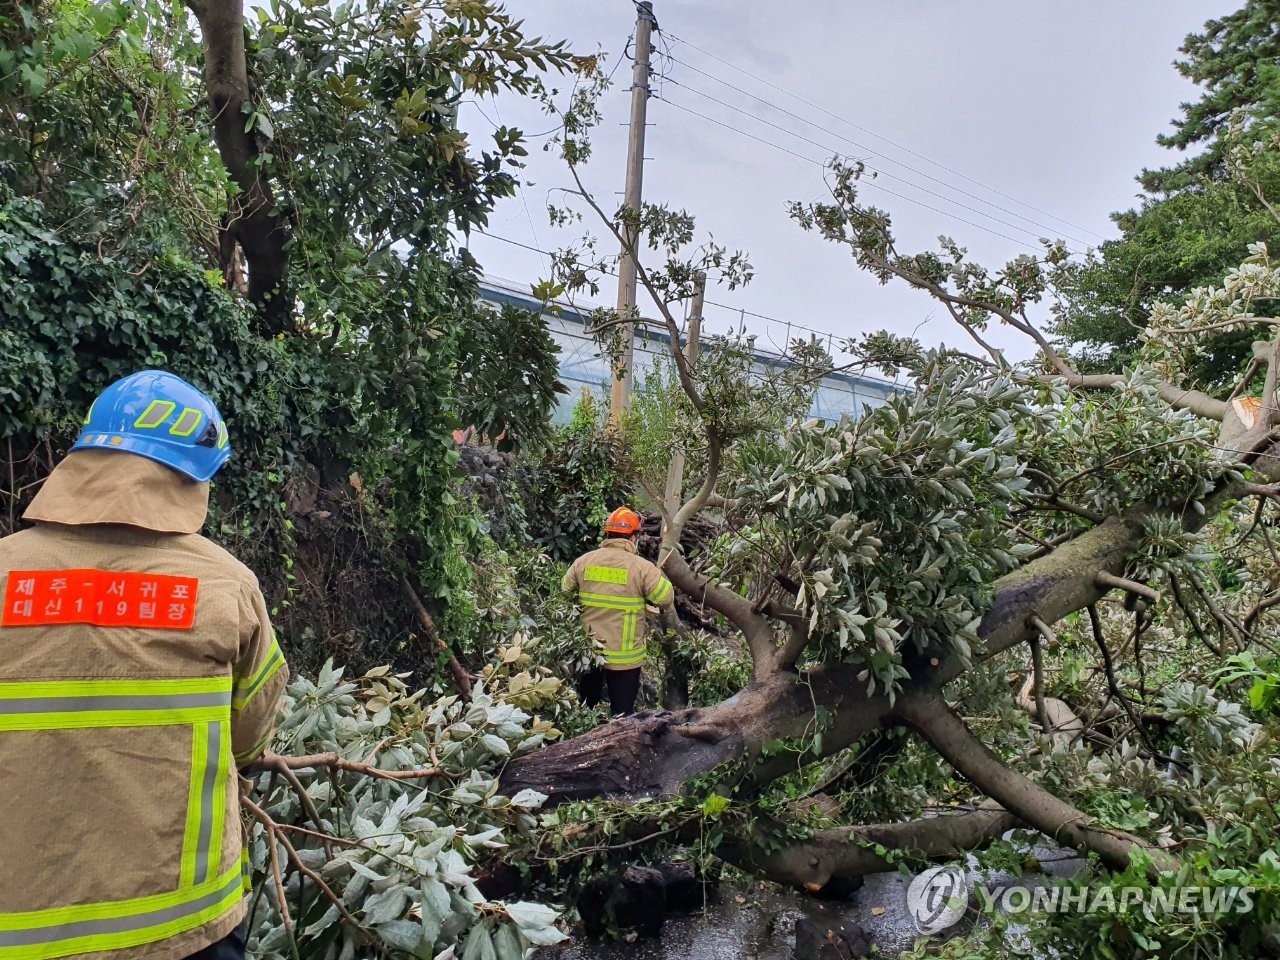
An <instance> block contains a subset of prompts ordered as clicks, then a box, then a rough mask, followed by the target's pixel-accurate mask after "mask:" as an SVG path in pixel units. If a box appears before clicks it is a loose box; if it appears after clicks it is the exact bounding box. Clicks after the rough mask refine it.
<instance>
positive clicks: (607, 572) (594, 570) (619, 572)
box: [582, 566, 627, 584]
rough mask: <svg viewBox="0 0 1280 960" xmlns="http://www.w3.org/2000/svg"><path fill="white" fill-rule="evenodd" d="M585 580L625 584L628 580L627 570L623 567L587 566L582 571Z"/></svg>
mask: <svg viewBox="0 0 1280 960" xmlns="http://www.w3.org/2000/svg"><path fill="white" fill-rule="evenodd" d="M582 579H583V580H592V581H594V582H596V583H618V584H625V583H626V582H627V571H626V569H625V568H623V567H595V566H591V567H587V568H586V569H585V570H584V571H582Z"/></svg>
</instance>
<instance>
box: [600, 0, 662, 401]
mask: <svg viewBox="0 0 1280 960" xmlns="http://www.w3.org/2000/svg"><path fill="white" fill-rule="evenodd" d="M657 25H658V20H657V18H656V17H654V15H653V4H652V3H650V2H649V0H641V2H639V3H637V4H636V42H635V56H634V60H635V63H634V66H633V67H632V70H631V133H630V135H629V136H628V137H627V186H626V193H625V194H624V199H623V204H624V205H625V206H626V208H627V209H628V210H630V211H633V212H634V213H636V214H637V215H638V214H639V211H640V202H641V200H640V198H641V195H642V194H641V188H642V185H643V181H644V131H645V122H646V114H647V110H648V107H649V92H650V91H649V73H650V70H649V58H650V55H651V54H652V52H653V28H654V27H656V26H657ZM622 237H623V244H622V260H621V262H620V263H619V264H618V316H619V317H621V318H623V319H624V320H625V321H626V322H624V323H623V324H622V325H621V326H620V327H619V333H620V334H621V336H622V341H623V346H622V356H621V357H619V358H618V362H617V363H616V364H615V365H614V370H613V384H612V387H611V389H610V391H609V417H610V419H611V420H612V422H613V423H615V424H616V423H617V422H618V418H619V416H621V414H622V411H623V410H625V409H626V408H627V405H628V404H629V403H630V402H631V378H632V360H633V353H634V351H633V349H632V346H633V341H634V338H635V330H634V328H633V327H632V325H631V323H630V318H631V316H632V315H633V314H634V312H635V308H636V261H635V250H636V247H637V246H638V237H637V235H636V230H635V229H634V228H633V227H631V226H630V225H626V224H624V225H623V227H622Z"/></svg>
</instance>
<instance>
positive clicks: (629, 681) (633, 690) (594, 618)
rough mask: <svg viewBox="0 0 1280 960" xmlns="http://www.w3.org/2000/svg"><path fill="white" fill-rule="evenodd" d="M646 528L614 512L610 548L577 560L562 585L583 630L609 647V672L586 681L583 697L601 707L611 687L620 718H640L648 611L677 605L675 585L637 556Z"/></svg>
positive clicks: (629, 514) (625, 511)
mask: <svg viewBox="0 0 1280 960" xmlns="http://www.w3.org/2000/svg"><path fill="white" fill-rule="evenodd" d="M640 523H641V521H640V515H639V514H637V513H636V512H635V511H634V510H631V509H630V508H628V507H619V508H618V509H617V510H614V511H613V513H611V514H609V519H608V520H606V521H605V525H604V535H605V540H604V542H603V543H602V544H601V545H600V547H599V549H597V550H592V551H591V552H590V553H586V554H583V555H582V556H581V557H579V558H578V559H577V560H575V561H574V562H573V564H572V566H570V567H569V572H568V573H566V574H565V575H564V581H563V583H562V586H563V587H564V589H565V591H566V592H567V593H573V594H577V597H578V602H579V603H580V604H581V605H582V625H583V626H584V627H585V628H586V629H587V632H588V633H590V634H591V635H592V636H593V637H595V638H596V639H597V640H599V641H600V642H601V643H602V644H603V645H604V659H605V663H604V668H603V669H596V670H592V671H591V672H590V673H588V674H586V675H585V676H584V677H582V678H581V679H580V680H579V684H578V691H579V693H580V694H581V696H582V699H583V702H584V703H586V704H587V706H595V705H596V704H597V703H599V702H600V701H601V699H603V696H604V687H605V686H606V685H607V686H608V689H609V703H610V705H611V706H612V707H613V712H614V713H615V714H629V713H634V712H635V708H636V697H637V695H638V694H639V693H640V669H641V667H643V666H644V659H645V632H646V623H645V605H646V604H653V605H654V606H656V607H662V608H666V607H670V606H671V604H672V603H674V602H675V590H674V589H673V588H672V586H671V581H670V580H668V579H667V578H666V577H664V576H663V575H662V571H661V570H659V569H658V567H657V566H656V565H655V564H653V563H650V562H649V561H648V560H645V559H644V558H643V557H640V556H637V555H636V543H637V541H638V540H639V539H640Z"/></svg>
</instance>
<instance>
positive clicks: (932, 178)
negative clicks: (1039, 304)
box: [668, 57, 1093, 247]
mask: <svg viewBox="0 0 1280 960" xmlns="http://www.w3.org/2000/svg"><path fill="white" fill-rule="evenodd" d="M670 59H671V61H672V62H673V63H678V64H680V65H681V66H682V67H685V68H687V69H689V70H692V71H693V72H694V73H698V74H701V75H702V76H704V77H706V78H707V79H709V80H714V81H715V82H716V83H718V84H720V85H721V86H724V87H728V88H729V89H730V90H734V91H736V92H737V93H740V94H742V95H743V96H745V97H750V98H751V99H753V100H758V101H759V102H761V103H763V104H764V105H765V106H767V107H770V108H772V109H774V110H777V111H778V112H779V113H781V114H783V115H784V116H788V117H790V118H791V119H793V120H797V121H799V122H800V123H803V124H805V125H806V126H810V127H813V128H814V129H815V130H822V131H823V132H824V133H828V134H831V135H832V136H834V137H837V138H839V139H840V140H841V141H843V142H844V143H847V144H849V145H850V146H853V147H856V148H858V149H859V150H863V151H866V152H867V153H868V154H870V155H871V156H873V157H879V158H880V159H882V160H885V161H887V162H889V163H892V164H896V165H897V166H899V167H901V168H902V169H904V170H909V171H910V172H911V173H914V174H916V175H917V176H921V177H924V178H925V179H926V180H930V181H932V182H933V183H936V184H939V185H941V186H943V187H946V188H947V189H948V190H952V191H954V192H956V193H958V194H960V195H961V196H965V197H969V198H970V199H971V200H976V201H977V202H978V203H981V204H985V205H986V206H988V207H991V208H992V209H995V210H999V211H1000V212H1001V213H1007V214H1009V216H1011V217H1017V218H1018V219H1019V220H1023V221H1025V222H1027V223H1030V224H1032V225H1034V226H1037V227H1039V228H1040V229H1042V230H1044V231H1047V232H1048V233H1049V234H1050V235H1052V234H1059V233H1060V234H1062V236H1063V237H1064V238H1065V239H1067V240H1070V241H1072V242H1073V243H1078V244H1080V245H1081V246H1082V247H1089V246H1093V244H1091V243H1090V242H1089V241H1087V240H1081V239H1080V238H1079V237H1073V236H1071V235H1070V234H1066V233H1062V231H1061V230H1059V229H1058V228H1057V227H1053V226H1050V225H1049V224H1047V223H1042V222H1040V221H1038V220H1036V219H1035V218H1034V217H1028V216H1025V215H1023V214H1021V213H1018V212H1017V211H1016V210H1010V209H1009V208H1008V207H1002V206H1000V204H998V203H992V202H991V201H990V200H987V199H986V198H984V197H981V196H979V195H978V194H976V193H972V192H970V191H968V190H964V189H962V188H960V187H957V186H955V185H954V184H951V183H948V182H947V181H945V180H942V179H940V178H938V177H935V176H932V175H931V174H928V173H926V172H924V171H923V170H919V169H917V168H916V167H913V166H910V165H909V164H905V163H903V162H902V161H900V160H894V159H893V158H892V157H889V156H886V155H885V154H883V153H880V152H879V151H877V150H873V149H872V148H871V147H868V146H867V145H866V144H864V143H859V142H858V141H857V140H851V139H849V138H848V137H844V136H841V135H840V134H838V133H836V132H835V131H833V130H828V129H827V128H826V127H825V126H823V125H822V124H820V123H815V122H814V121H812V120H809V119H808V118H806V117H802V116H800V115H799V114H798V113H794V112H793V111H791V110H788V109H786V108H785V107H781V106H779V105H778V104H776V103H774V102H772V101H770V100H766V99H764V98H763V97H759V96H756V95H755V94H753V93H751V92H750V91H748V90H743V89H742V88H741V87H739V86H736V85H735V84H732V83H729V82H728V81H726V80H722V79H721V78H719V77H717V76H715V75H714V74H710V73H707V72H706V71H705V70H700V69H698V68H697V67H695V66H693V65H692V64H688V63H685V62H684V61H683V60H681V59H679V58H678V57H671V58H670ZM668 79H669V80H670V82H671V83H673V84H675V85H676V86H678V87H683V88H684V89H685V90H688V91H689V92H690V93H693V94H696V95H697V96H700V97H703V98H704V99H707V100H710V101H712V102H713V103H718V104H720V105H721V106H724V107H727V108H729V109H730V110H735V111H737V112H738V113H741V114H744V115H746V116H749V117H752V118H754V119H756V120H759V121H760V122H761V123H769V121H767V120H765V119H764V118H763V117H760V116H758V115H756V114H754V113H751V112H750V111H748V110H744V109H743V108H741V107H737V106H734V105H733V104H731V103H726V102H725V101H723V100H720V99H718V98H716V97H713V96H711V95H710V94H708V93H705V92H703V91H701V90H698V89H697V88H696V87H691V86H689V85H688V84H683V83H680V81H678V80H674V79H671V78H668ZM769 125H770V126H772V127H775V128H776V129H778V130H782V131H783V132H785V133H790V132H791V131H789V130H786V128H785V127H780V126H778V125H777V124H772V123H769ZM795 136H799V134H795ZM810 142H812V141H810ZM866 166H867V168H868V169H870V170H875V171H876V172H877V173H879V174H881V175H882V176H885V177H889V178H891V179H893V180H898V181H900V182H902V183H905V184H907V185H909V186H912V187H914V188H916V189H917V190H921V191H923V192H925V193H928V194H930V195H932V196H935V197H938V198H939V199H942V200H945V201H947V202H948V203H954V204H956V206H959V207H962V208H964V209H966V210H971V211H973V212H974V213H977V214H980V215H981V216H984V217H990V218H991V219H992V220H994V221H996V222H997V223H1002V224H1004V225H1005V226H1007V227H1012V228H1013V229H1015V230H1022V231H1023V232H1024V233H1031V232H1032V231H1029V230H1026V229H1025V228H1023V227H1020V226H1018V225H1017V224H1013V223H1009V222H1007V221H1005V220H1001V219H1000V218H999V217H995V216H992V215H991V214H989V213H987V212H986V211H985V210H979V209H977V208H976V207H970V206H968V205H967V204H963V203H960V202H959V201H957V200H952V199H951V198H950V197H948V196H946V195H945V194H941V193H938V192H937V191H935V190H931V189H929V188H928V187H923V186H921V185H920V184H918V183H915V182H913V181H911V180H909V179H907V178H906V177H901V176H898V175H897V174H894V173H890V172H888V171H887V170H882V169H878V168H876V167H873V166H872V165H871V164H867V165H866ZM1054 219H1057V218H1056V217H1055V218H1054ZM1033 235H1034V234H1033Z"/></svg>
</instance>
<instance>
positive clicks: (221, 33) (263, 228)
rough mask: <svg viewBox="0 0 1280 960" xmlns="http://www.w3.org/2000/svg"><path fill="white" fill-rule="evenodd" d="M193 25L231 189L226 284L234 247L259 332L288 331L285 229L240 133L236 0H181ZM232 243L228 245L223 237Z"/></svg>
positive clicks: (245, 82)
mask: <svg viewBox="0 0 1280 960" xmlns="http://www.w3.org/2000/svg"><path fill="white" fill-rule="evenodd" d="M186 2H187V6H188V7H189V8H190V9H191V12H192V13H194V14H195V16H196V19H197V20H198V21H199V23H200V33H201V36H202V39H203V41H204V82H205V91H206V94H207V96H208V100H209V108H210V110H211V111H212V113H213V139H214V142H215V143H216V144H217V145H218V154H219V155H220V156H221V157H222V163H223V165H224V166H225V167H226V168H227V173H228V174H230V176H231V179H232V181H233V182H234V183H235V184H236V186H237V187H239V192H238V193H237V194H236V195H235V196H234V197H232V198H231V199H230V201H229V204H228V209H227V213H226V216H225V217H224V219H223V223H222V232H223V234H224V236H223V241H222V242H221V243H220V247H221V249H222V253H221V260H222V264H221V266H222V270H223V274H224V276H225V277H226V279H227V283H228V285H231V284H232V283H233V282H234V277H235V269H236V268H235V246H236V245H239V247H240V249H241V250H243V251H244V256H245V260H246V262H247V263H248V266H249V299H250V300H251V301H253V303H254V304H255V305H256V306H257V307H258V308H259V310H260V313H261V317H262V328H263V332H264V333H265V334H267V335H268V336H274V335H275V334H277V333H281V332H283V331H285V330H286V329H287V328H288V325H289V316H290V313H291V310H290V305H289V299H288V294H287V289H286V274H287V265H288V255H287V253H286V251H285V244H286V242H287V240H288V230H287V228H286V225H285V222H284V220H283V219H282V218H281V217H280V215H279V214H278V213H277V212H276V201H275V196H274V194H273V193H272V190H271V184H270V183H269V182H268V180H267V178H266V177H265V176H263V175H262V171H261V170H260V168H259V166H258V163H257V161H258V156H259V151H258V142H257V137H256V134H255V132H254V131H252V130H250V131H246V130H245V122H246V119H247V117H246V111H245V107H246V105H248V106H250V107H252V98H251V95H250V90H249V70H248V64H247V61H246V59H245V46H244V2H243V0H186ZM228 241H232V242H228Z"/></svg>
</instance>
